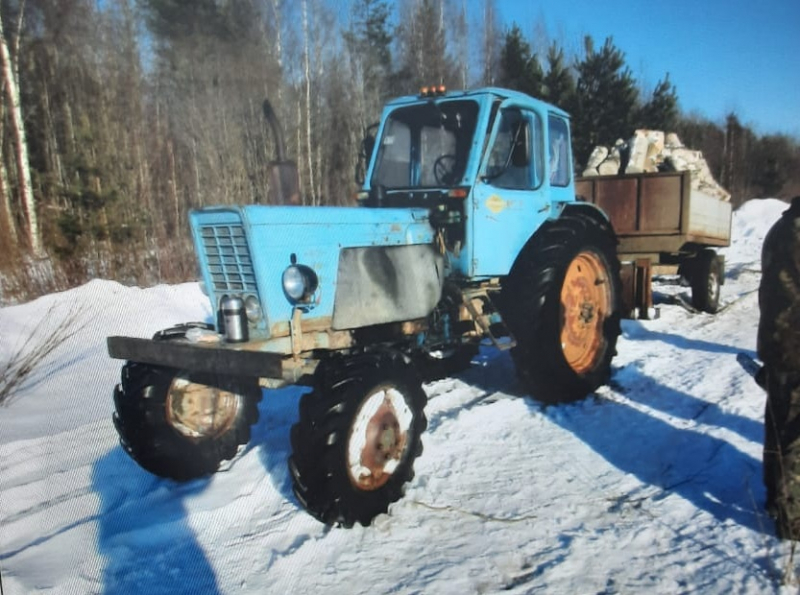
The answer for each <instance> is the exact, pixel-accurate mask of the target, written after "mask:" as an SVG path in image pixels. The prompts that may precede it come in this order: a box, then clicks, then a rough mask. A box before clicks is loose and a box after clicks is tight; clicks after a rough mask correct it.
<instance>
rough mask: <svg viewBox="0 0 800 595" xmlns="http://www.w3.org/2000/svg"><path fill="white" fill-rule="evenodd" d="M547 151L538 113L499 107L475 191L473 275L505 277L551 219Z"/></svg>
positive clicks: (471, 266)
mask: <svg viewBox="0 0 800 595" xmlns="http://www.w3.org/2000/svg"><path fill="white" fill-rule="evenodd" d="M544 147H545V134H544V122H543V118H542V116H541V115H540V114H539V113H538V112H536V111H533V110H530V109H526V108H525V107H523V106H518V105H514V104H513V103H510V102H504V103H503V104H501V105H500V108H499V110H498V113H497V116H496V117H495V119H494V125H493V128H492V132H491V134H490V136H489V142H488V144H487V148H486V150H485V153H484V156H483V160H482V163H481V168H480V170H479V176H478V180H477V181H476V183H475V186H474V188H473V192H472V205H471V206H472V217H471V225H470V231H471V237H470V238H469V245H470V246H471V247H472V258H471V261H470V263H469V266H470V269H471V271H470V275H471V276H473V277H492V276H502V275H506V274H507V273H508V272H509V270H510V269H511V265H513V263H514V261H515V259H516V257H517V254H518V253H519V251H520V250H521V249H522V247H523V246H524V245H525V243H526V242H527V241H528V238H530V236H531V235H532V234H533V232H534V231H535V230H536V229H538V228H539V226H540V225H541V224H542V223H543V222H544V220H545V219H547V217H548V216H549V215H550V204H551V203H550V198H549V193H548V187H549V185H548V184H546V183H545V179H544V178H545V162H544V159H545V157H544V155H545V152H544Z"/></svg>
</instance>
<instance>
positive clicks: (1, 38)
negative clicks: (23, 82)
mask: <svg viewBox="0 0 800 595" xmlns="http://www.w3.org/2000/svg"><path fill="white" fill-rule="evenodd" d="M21 18H22V16H21V14H20V19H21ZM0 68H1V69H2V72H3V86H4V88H5V90H6V99H7V101H8V104H9V108H10V110H9V111H10V115H11V129H12V130H11V132H12V134H13V136H14V145H15V146H14V152H15V158H16V166H17V174H18V177H19V195H20V203H21V206H22V210H23V213H24V214H25V223H26V229H25V232H26V236H27V240H28V246H29V247H30V249H31V252H32V253H33V255H34V256H36V257H37V258H40V257H43V256H44V250H43V248H42V242H41V237H40V235H39V222H38V220H37V217H36V204H35V203H34V199H33V184H32V183H31V168H30V162H29V161H28V142H27V139H26V137H25V122H24V120H23V119H22V102H21V100H20V93H19V85H18V79H17V76H15V73H14V67H13V65H12V64H11V54H10V53H9V51H8V44H7V43H6V38H5V34H4V33H3V19H2V15H0Z"/></svg>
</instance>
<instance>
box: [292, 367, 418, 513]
mask: <svg viewBox="0 0 800 595" xmlns="http://www.w3.org/2000/svg"><path fill="white" fill-rule="evenodd" d="M426 402H427V397H426V395H425V392H424V391H423V390H422V383H421V381H420V378H419V376H418V375H417V373H416V371H415V370H414V368H413V367H412V366H410V365H409V364H406V363H405V361H404V360H403V358H402V356H401V355H400V354H395V353H380V354H364V355H357V356H350V357H347V358H336V359H333V360H330V361H327V362H322V363H321V364H320V365H319V367H318V368H317V371H316V373H315V378H314V390H313V391H312V392H310V393H307V394H305V395H303V397H302V399H301V401H300V419H299V421H298V422H297V423H296V424H295V425H294V426H293V427H292V431H291V442H292V456H291V457H290V458H289V470H290V472H291V475H292V478H293V483H294V493H295V495H296V496H297V498H298V500H299V501H300V503H301V504H302V505H303V506H304V507H305V508H306V509H307V510H308V512H310V513H311V514H312V515H313V516H314V517H316V518H317V519H319V520H320V521H322V522H323V523H326V524H329V525H340V526H344V527H352V526H353V525H354V524H355V523H356V522H359V523H361V524H362V525H364V526H367V525H369V524H370V523H371V522H372V520H373V519H374V518H375V517H376V516H377V515H379V514H381V513H384V512H386V511H387V510H388V507H389V504H391V503H392V502H395V501H396V500H399V499H400V497H401V496H402V495H403V490H404V485H405V484H406V482H408V481H410V480H411V479H412V478H413V477H414V460H415V459H416V458H417V457H418V456H419V455H420V453H421V452H422V441H421V434H422V432H424V430H425V428H426V426H427V420H426V418H425V413H424V408H425V404H426Z"/></svg>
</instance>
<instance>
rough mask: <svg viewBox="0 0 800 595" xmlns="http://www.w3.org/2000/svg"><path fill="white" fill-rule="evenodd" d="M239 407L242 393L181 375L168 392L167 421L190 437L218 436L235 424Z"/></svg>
mask: <svg viewBox="0 0 800 595" xmlns="http://www.w3.org/2000/svg"><path fill="white" fill-rule="evenodd" d="M239 407H240V400H239V397H238V395H236V394H234V393H232V392H230V391H228V390H224V389H222V388H219V387H216V386H207V385H205V384H197V383H195V382H192V381H191V380H190V379H189V378H188V377H186V376H177V377H176V378H175V379H174V380H173V381H172V384H171V385H170V388H169V392H168V394H167V403H166V412H167V421H168V422H169V424H170V425H171V426H172V427H173V428H175V430H177V431H178V432H180V433H181V434H183V435H184V436H186V437H187V438H196V439H203V438H214V437H217V436H221V435H222V434H224V433H225V432H227V431H228V430H229V429H230V428H231V427H232V426H233V423H234V421H235V420H236V415H237V413H238V411H239Z"/></svg>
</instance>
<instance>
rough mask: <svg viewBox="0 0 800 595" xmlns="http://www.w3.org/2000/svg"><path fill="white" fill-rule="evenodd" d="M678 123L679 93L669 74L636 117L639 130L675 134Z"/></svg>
mask: <svg viewBox="0 0 800 595" xmlns="http://www.w3.org/2000/svg"><path fill="white" fill-rule="evenodd" d="M677 122H678V93H677V91H676V89H675V85H673V84H672V83H671V82H670V80H669V73H667V74H666V76H665V77H664V80H661V81H659V82H658V84H657V85H656V88H655V90H654V91H653V95H652V97H650V100H649V101H648V102H647V103H645V104H644V105H643V106H642V107H641V108H640V109H639V111H638V113H637V115H636V123H635V124H636V127H637V128H649V129H650V130H663V131H664V132H674V130H675V126H676V124H677Z"/></svg>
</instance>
